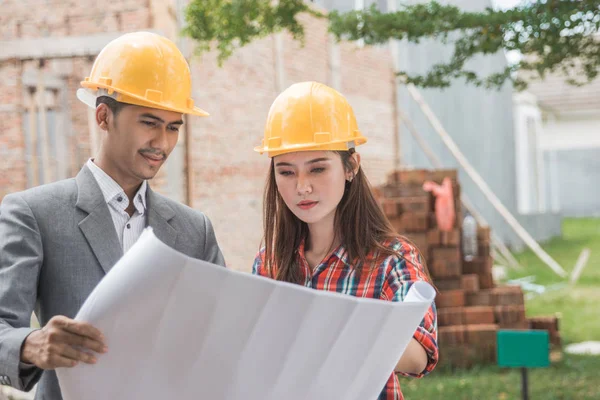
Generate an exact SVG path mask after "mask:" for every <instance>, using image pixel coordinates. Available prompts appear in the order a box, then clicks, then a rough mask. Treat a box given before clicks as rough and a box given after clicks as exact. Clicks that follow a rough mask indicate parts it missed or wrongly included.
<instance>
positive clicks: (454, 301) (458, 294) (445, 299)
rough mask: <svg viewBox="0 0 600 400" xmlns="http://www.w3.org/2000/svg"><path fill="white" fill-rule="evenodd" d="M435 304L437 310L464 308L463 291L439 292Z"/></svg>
mask: <svg viewBox="0 0 600 400" xmlns="http://www.w3.org/2000/svg"><path fill="white" fill-rule="evenodd" d="M435 304H436V306H437V307H438V308H445V307H464V305H465V292H464V291H463V290H450V291H447V292H441V293H439V294H438V295H437V296H436V298H435Z"/></svg>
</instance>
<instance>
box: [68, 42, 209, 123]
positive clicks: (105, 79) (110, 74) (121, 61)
mask: <svg viewBox="0 0 600 400" xmlns="http://www.w3.org/2000/svg"><path fill="white" fill-rule="evenodd" d="M81 86H82V87H83V88H82V89H79V90H78V91H77V97H78V98H79V100H81V101H82V102H84V103H85V104H87V105H88V106H90V107H92V108H96V98H97V97H99V96H109V97H112V98H114V99H115V100H117V101H119V102H122V103H128V104H134V105H138V106H142V107H149V108H158V109H161V110H167V111H175V112H180V113H182V114H193V115H199V116H207V115H208V113H207V112H206V111H204V110H202V109H200V108H198V107H196V106H195V105H194V100H192V97H191V96H192V78H191V72H190V67H189V65H188V63H187V61H186V59H185V57H184V56H183V54H181V52H180V51H179V49H178V48H177V46H176V45H175V43H173V42H172V41H170V40H169V39H167V38H165V37H162V36H160V35H157V34H155V33H150V32H133V33H127V34H125V35H123V36H121V37H119V38H117V39H115V40H113V41H112V42H110V43H109V44H107V45H106V46H105V47H104V49H102V51H101V52H100V54H98V57H97V58H96V61H95V62H94V65H93V66H92V72H91V73H90V76H89V77H87V78H85V80H84V81H83V82H81Z"/></svg>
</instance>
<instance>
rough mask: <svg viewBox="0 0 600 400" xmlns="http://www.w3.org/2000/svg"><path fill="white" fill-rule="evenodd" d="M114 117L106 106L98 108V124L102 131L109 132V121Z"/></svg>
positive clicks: (102, 104)
mask: <svg viewBox="0 0 600 400" xmlns="http://www.w3.org/2000/svg"><path fill="white" fill-rule="evenodd" d="M112 117H113V113H112V111H111V110H110V108H108V106H107V105H106V104H104V103H100V104H98V107H96V124H98V126H99V127H100V129H102V130H103V131H108V123H109V119H110V118H112Z"/></svg>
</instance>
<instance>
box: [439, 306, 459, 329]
mask: <svg viewBox="0 0 600 400" xmlns="http://www.w3.org/2000/svg"><path fill="white" fill-rule="evenodd" d="M464 310H465V309H464V308H462V307H452V308H440V309H439V310H438V312H437V317H438V325H439V326H452V325H463V324H464Z"/></svg>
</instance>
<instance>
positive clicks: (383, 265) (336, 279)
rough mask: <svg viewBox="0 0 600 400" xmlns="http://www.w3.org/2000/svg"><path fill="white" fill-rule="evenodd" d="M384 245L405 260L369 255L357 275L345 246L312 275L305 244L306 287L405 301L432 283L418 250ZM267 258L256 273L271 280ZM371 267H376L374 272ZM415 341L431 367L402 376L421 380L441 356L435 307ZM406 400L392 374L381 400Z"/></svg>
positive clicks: (258, 262)
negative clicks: (417, 285) (418, 285)
mask: <svg viewBox="0 0 600 400" xmlns="http://www.w3.org/2000/svg"><path fill="white" fill-rule="evenodd" d="M383 244H384V246H386V247H388V248H390V249H393V250H394V251H396V252H398V253H399V254H401V255H402V258H399V257H397V256H385V255H380V254H379V251H374V252H372V253H370V254H368V255H367V263H366V266H365V267H363V269H362V271H361V273H360V274H357V273H356V271H355V269H354V268H353V267H352V265H351V264H350V260H349V259H348V255H347V252H346V250H345V249H344V247H343V246H340V247H338V248H337V249H336V250H335V251H334V252H332V253H331V254H330V255H329V256H328V257H326V258H325V259H324V260H323V261H322V262H321V263H320V264H319V265H318V266H317V267H316V268H315V269H314V271H311V268H310V266H309V265H308V262H307V261H306V257H305V255H304V243H302V244H301V245H300V247H299V248H298V252H297V254H298V255H297V257H298V264H299V265H300V268H302V269H303V270H304V276H305V277H306V278H305V282H304V286H307V287H311V288H314V289H317V290H327V291H331V292H338V293H345V294H349V295H351V296H356V297H368V298H375V299H382V300H387V301H403V300H404V297H405V296H406V294H407V293H408V289H409V288H410V287H411V285H412V284H413V283H414V282H416V281H420V280H423V281H429V279H428V278H427V275H426V273H425V271H424V268H423V264H422V263H421V261H420V260H421V256H420V254H419V252H418V250H417V249H416V248H415V247H414V246H412V245H410V244H409V243H407V242H406V241H404V240H402V239H401V238H398V239H396V240H390V241H386V242H384V243H383ZM264 257H265V253H264V249H262V250H261V251H260V252H259V253H258V254H257V256H256V259H255V260H254V265H253V267H252V273H253V274H255V275H260V276H266V277H269V273H268V271H267V268H266V267H265V266H264ZM368 266H372V268H369V267H368ZM414 338H415V339H416V340H417V341H418V342H419V343H421V345H422V346H423V348H424V349H425V351H426V352H427V360H428V362H427V367H426V368H425V370H424V371H422V372H421V373H420V374H416V375H413V374H408V373H402V375H405V376H413V377H417V378H420V377H422V376H424V375H426V374H427V373H429V372H431V371H432V370H433V368H434V367H435V365H436V364H437V361H438V356H439V355H438V346H437V314H436V310H435V305H434V304H432V305H431V307H430V308H429V310H428V311H427V313H426V314H425V317H424V318H423V321H421V324H420V326H419V327H418V328H417V330H416V331H415V334H414ZM403 399H404V397H403V396H402V392H401V390H400V383H399V381H398V377H397V376H396V375H395V374H392V375H391V376H390V378H389V379H388V381H387V383H386V385H385V387H384V388H383V391H382V392H381V394H380V395H379V397H378V398H377V400H403Z"/></svg>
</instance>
